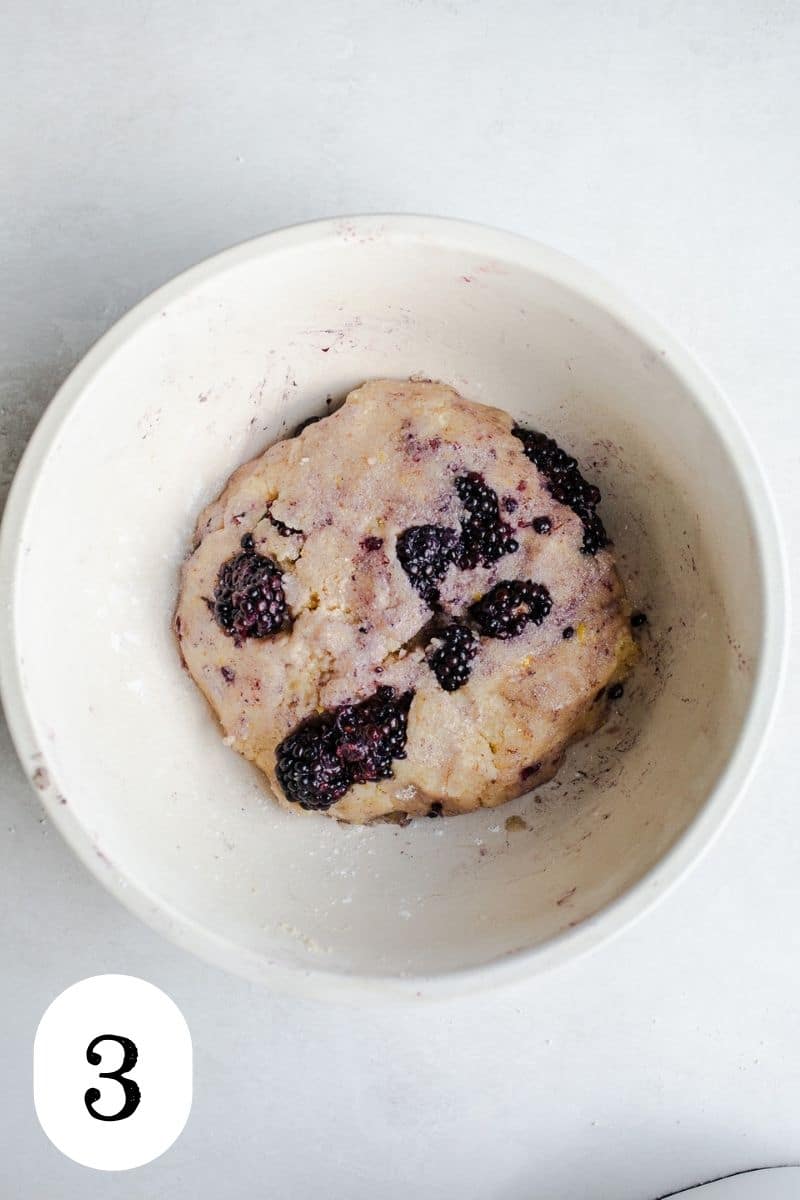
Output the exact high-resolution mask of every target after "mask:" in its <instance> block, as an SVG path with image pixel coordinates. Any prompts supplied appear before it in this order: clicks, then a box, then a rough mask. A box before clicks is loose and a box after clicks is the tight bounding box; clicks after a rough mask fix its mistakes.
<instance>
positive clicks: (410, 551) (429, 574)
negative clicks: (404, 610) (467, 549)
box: [397, 525, 459, 606]
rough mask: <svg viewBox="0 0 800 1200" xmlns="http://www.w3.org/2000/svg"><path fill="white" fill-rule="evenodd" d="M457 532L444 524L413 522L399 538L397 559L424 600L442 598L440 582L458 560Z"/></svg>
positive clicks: (433, 600) (431, 602)
mask: <svg viewBox="0 0 800 1200" xmlns="http://www.w3.org/2000/svg"><path fill="white" fill-rule="evenodd" d="M458 544H459V539H458V534H457V533H456V531H455V530H454V529H448V528H447V527H446V526H445V525H412V526H410V528H408V529H405V530H403V532H402V533H401V534H400V536H399V538H398V539H397V558H398V560H399V562H400V566H401V567H402V568H403V570H404V571H405V573H406V575H407V576H408V578H409V579H410V580H411V584H412V586H413V587H414V588H415V589H416V591H418V592H419V594H420V596H422V599H423V600H425V601H426V603H428V604H430V605H431V606H435V605H436V604H437V603H438V600H439V589H438V588H437V586H436V585H437V583H438V582H439V580H440V579H442V578H443V576H444V574H445V572H446V571H447V568H448V567H449V566H450V564H451V563H452V562H455V560H456V554H457V550H458Z"/></svg>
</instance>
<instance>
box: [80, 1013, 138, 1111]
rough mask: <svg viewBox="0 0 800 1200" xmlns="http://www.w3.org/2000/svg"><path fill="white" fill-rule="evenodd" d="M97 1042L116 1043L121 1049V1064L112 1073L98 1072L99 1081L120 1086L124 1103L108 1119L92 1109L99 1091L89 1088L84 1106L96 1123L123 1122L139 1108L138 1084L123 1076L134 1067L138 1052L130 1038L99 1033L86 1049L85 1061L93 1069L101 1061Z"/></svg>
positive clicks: (84, 1099) (98, 1097)
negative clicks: (105, 1080) (96, 1048)
mask: <svg viewBox="0 0 800 1200" xmlns="http://www.w3.org/2000/svg"><path fill="white" fill-rule="evenodd" d="M99 1042H116V1043H117V1045H118V1046H120V1047H121V1049H122V1062H121V1063H120V1065H119V1066H118V1067H117V1068H116V1070H114V1071H99V1072H98V1074H99V1076H100V1078H101V1079H115V1080H116V1081H117V1083H119V1084H121V1086H122V1090H123V1092H124V1093H125V1103H124V1104H123V1105H122V1108H121V1109H120V1110H119V1112H115V1113H113V1114H112V1115H111V1116H110V1117H107V1116H104V1115H103V1113H99V1112H97V1111H96V1109H95V1108H94V1105H95V1104H96V1103H97V1101H98V1100H99V1099H100V1091H99V1089H98V1088H89V1090H88V1091H87V1093H86V1095H85V1096H84V1097H83V1101H84V1104H85V1105H86V1107H87V1108H88V1110H89V1112H90V1114H91V1115H92V1116H93V1117H94V1118H95V1119H96V1120H97V1121H124V1120H125V1118H126V1117H129V1116H130V1115H131V1113H134V1112H136V1109H137V1108H138V1107H139V1101H140V1100H141V1098H142V1093H141V1092H140V1091H139V1085H138V1083H135V1082H134V1080H133V1079H125V1078H124V1076H125V1075H127V1074H128V1072H129V1071H132V1070H133V1068H134V1067H135V1066H136V1060H137V1059H138V1057H139V1051H138V1050H137V1049H136V1046H135V1045H134V1043H133V1042H132V1041H131V1039H130V1038H126V1037H121V1036H120V1035H119V1034H117V1033H101V1034H100V1036H99V1037H96V1038H94V1040H93V1041H91V1042H90V1043H89V1045H88V1046H87V1047H86V1059H87V1062H90V1063H91V1064H92V1066H93V1067H99V1066H100V1063H101V1062H102V1061H103V1056H102V1055H101V1054H98V1053H97V1051H96V1050H95V1046H96V1045H98V1043H99Z"/></svg>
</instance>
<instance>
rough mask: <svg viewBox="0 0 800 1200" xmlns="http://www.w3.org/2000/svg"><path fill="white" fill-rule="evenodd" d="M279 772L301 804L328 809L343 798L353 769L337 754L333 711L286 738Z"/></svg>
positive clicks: (287, 790)
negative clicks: (349, 768)
mask: <svg viewBox="0 0 800 1200" xmlns="http://www.w3.org/2000/svg"><path fill="white" fill-rule="evenodd" d="M275 774H276V775H277V777H278V783H279V784H280V785H281V787H282V788H283V791H284V794H285V795H286V798H287V799H288V800H292V801H294V802H295V803H296V804H299V805H300V807H301V808H317V809H326V808H330V806H331V805H332V804H335V803H336V801H337V800H340V799H341V798H342V796H343V795H344V794H345V792H346V791H347V789H348V788H349V787H350V772H349V770H348V768H347V764H346V763H344V762H342V761H341V759H340V758H338V756H337V754H336V730H335V724H334V717H333V715H332V714H331V713H323V714H322V715H321V716H318V717H312V719H311V720H310V721H307V722H306V724H305V725H301V726H300V728H299V729H295V731H294V733H290V734H289V736H288V737H286V738H284V739H283V741H282V742H281V743H280V745H279V746H278V749H277V763H276V767H275Z"/></svg>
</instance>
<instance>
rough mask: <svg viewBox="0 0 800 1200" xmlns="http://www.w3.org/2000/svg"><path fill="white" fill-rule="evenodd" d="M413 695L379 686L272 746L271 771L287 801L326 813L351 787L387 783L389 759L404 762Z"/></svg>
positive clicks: (303, 725)
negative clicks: (325, 810)
mask: <svg viewBox="0 0 800 1200" xmlns="http://www.w3.org/2000/svg"><path fill="white" fill-rule="evenodd" d="M413 696H414V693H413V692H405V693H404V694H403V695H402V696H399V697H398V696H395V692H394V689H393V688H390V687H379V688H378V690H377V691H376V692H375V694H374V695H373V696H370V697H369V698H368V699H367V700H362V701H361V702H360V703H358V704H344V705H342V706H341V707H340V708H336V709H332V710H331V711H330V712H324V713H320V714H319V716H316V717H311V718H310V720H308V721H305V722H304V723H303V724H302V725H300V726H299V727H298V728H297V729H295V730H294V732H293V733H290V734H289V736H288V737H286V738H284V739H283V741H282V742H281V743H280V745H279V746H278V748H277V751H276V767H275V773H276V775H277V778H278V782H279V783H280V785H281V787H282V788H283V791H284V793H285V794H286V797H287V799H289V800H291V801H293V802H294V803H296V804H299V805H300V807H301V808H308V809H311V808H314V809H327V808H330V807H331V805H332V804H335V803H336V801H337V800H339V799H341V797H342V796H343V795H344V794H345V792H346V791H347V790H348V788H350V787H352V785H353V784H354V783H366V782H368V781H370V782H377V781H378V780H379V779H390V778H391V776H392V760H393V759H395V758H405V753H406V751H405V746H406V733H407V724H408V710H409V708H410V707H411V701H412V699H413Z"/></svg>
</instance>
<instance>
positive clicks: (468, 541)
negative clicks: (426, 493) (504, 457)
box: [456, 471, 519, 570]
mask: <svg viewBox="0 0 800 1200" xmlns="http://www.w3.org/2000/svg"><path fill="white" fill-rule="evenodd" d="M456 491H457V492H458V498H459V500H460V501H461V503H462V504H463V505H464V508H465V509H466V510H467V511H466V513H465V515H464V516H463V517H462V518H461V546H460V548H459V554H458V565H459V567H461V568H462V570H468V569H470V568H471V567H477V566H479V565H480V566H483V567H490V566H491V565H492V563H496V562H497V560H498V559H499V558H502V557H503V555H504V554H513V553H514V552H515V551H516V550H518V549H519V543H518V542H517V540H516V538H515V537H514V531H513V529H512V528H511V526H510V525H508V524H507V523H506V522H505V521H503V520H502V518H501V516H500V505H499V504H498V501H497V492H495V491H493V489H492V488H490V487H489V486H488V484H487V483H486V482H485V480H484V478H483V476H482V475H479V474H478V473H477V472H476V471H470V472H469V473H468V474H466V475H461V476H459V478H458V479H456Z"/></svg>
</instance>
